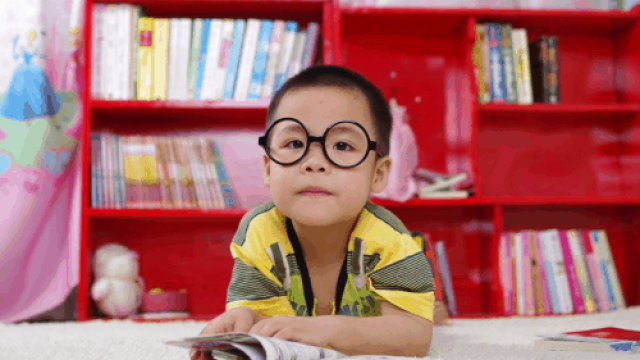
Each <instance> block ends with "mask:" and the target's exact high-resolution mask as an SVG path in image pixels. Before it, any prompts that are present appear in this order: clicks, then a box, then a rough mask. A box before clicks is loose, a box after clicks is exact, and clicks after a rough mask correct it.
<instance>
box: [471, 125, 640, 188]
mask: <svg viewBox="0 0 640 360" xmlns="http://www.w3.org/2000/svg"><path fill="white" fill-rule="evenodd" d="M611 116H612V117H611V118H610V119H612V120H611V121H609V122H607V121H602V119H598V117H597V116H595V117H593V116H577V115H576V116H568V115H566V116H562V115H561V114H558V115H557V118H556V120H555V121H552V120H551V119H550V117H549V116H538V115H537V114H528V113H525V114H522V115H520V116H519V117H518V118H517V121H510V122H505V121H502V120H503V119H502V118H499V117H498V118H492V117H490V116H487V117H483V119H482V121H481V122H480V126H479V129H478V168H479V172H480V176H481V178H482V183H481V185H482V195H484V196H489V197H491V196H530V197H535V196H568V197H615V196H637V195H638V192H639V191H640V186H639V185H638V183H637V182H635V183H634V182H633V181H631V179H633V178H634V177H633V176H634V175H633V172H634V171H637V169H638V165H637V161H635V159H636V157H637V155H636V154H637V153H638V150H637V149H638V146H637V144H638V141H639V140H640V139H638V136H637V135H636V134H638V131H637V130H636V127H637V123H636V119H635V118H634V119H633V120H632V121H623V122H620V123H619V122H617V121H615V119H625V118H626V119H628V118H629V117H628V116H627V117H615V116H614V115H611ZM594 119H596V120H597V121H594ZM625 179H629V180H625Z"/></svg>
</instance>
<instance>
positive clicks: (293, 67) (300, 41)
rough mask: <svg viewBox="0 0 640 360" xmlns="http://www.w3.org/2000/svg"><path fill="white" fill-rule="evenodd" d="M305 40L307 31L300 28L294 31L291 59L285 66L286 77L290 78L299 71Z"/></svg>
mask: <svg viewBox="0 0 640 360" xmlns="http://www.w3.org/2000/svg"><path fill="white" fill-rule="evenodd" d="M306 41H307V31H306V30H300V31H298V32H297V33H296V39H295V42H294V43H293V52H292V54H291V60H290V61H289V66H288V67H287V79H291V78H292V77H294V76H296V75H297V74H298V73H299V72H300V68H301V67H302V55H303V51H304V44H305V42H306Z"/></svg>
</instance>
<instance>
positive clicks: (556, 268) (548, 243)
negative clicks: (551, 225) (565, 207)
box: [539, 230, 565, 314]
mask: <svg viewBox="0 0 640 360" xmlns="http://www.w3.org/2000/svg"><path fill="white" fill-rule="evenodd" d="M539 236H540V245H541V246H542V252H543V257H544V266H545V269H544V270H545V273H546V274H547V285H548V288H549V300H550V302H551V311H552V312H553V313H554V314H562V313H563V306H562V305H563V304H562V302H561V301H560V287H561V285H560V276H561V275H562V274H563V273H564V271H565V270H564V263H562V261H556V256H555V251H554V246H553V239H552V237H551V231H550V230H545V231H540V232H539ZM560 266H562V267H560Z"/></svg>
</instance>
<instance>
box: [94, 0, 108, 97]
mask: <svg viewBox="0 0 640 360" xmlns="http://www.w3.org/2000/svg"><path fill="white" fill-rule="evenodd" d="M105 7H106V5H104V4H95V5H93V12H92V13H91V23H92V24H93V26H92V28H91V30H92V31H91V98H92V99H101V98H102V93H101V92H100V73H101V71H102V70H101V64H102V62H101V61H100V59H101V56H102V38H103V36H102V21H103V18H104V11H105Z"/></svg>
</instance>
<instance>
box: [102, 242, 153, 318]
mask: <svg viewBox="0 0 640 360" xmlns="http://www.w3.org/2000/svg"><path fill="white" fill-rule="evenodd" d="M93 271H94V274H95V279H96V280H95V282H94V283H93V286H92V287H91V297H92V298H93V300H94V301H95V302H96V305H97V307H98V309H100V311H102V312H103V313H104V314H106V315H109V316H112V317H116V318H124V317H127V316H129V315H133V314H135V312H136V310H137V309H138V307H139V306H140V302H141V301H142V294H143V292H144V282H143V281H142V278H141V277H139V276H138V254H137V253H136V252H134V251H132V250H130V249H128V248H127V247H125V246H122V245H120V244H115V243H111V244H106V245H103V246H101V247H100V248H98V251H96V254H95V258H94V267H93Z"/></svg>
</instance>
